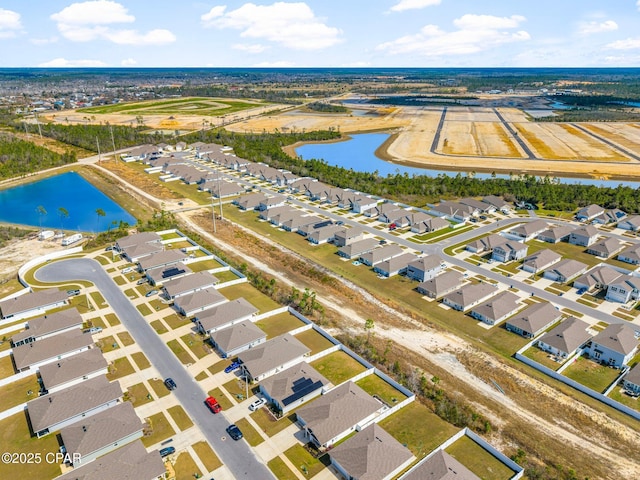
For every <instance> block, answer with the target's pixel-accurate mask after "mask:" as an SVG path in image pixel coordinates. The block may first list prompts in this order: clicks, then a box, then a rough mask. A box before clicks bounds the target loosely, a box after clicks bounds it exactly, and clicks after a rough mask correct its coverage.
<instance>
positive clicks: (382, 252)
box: [360, 245, 404, 267]
mask: <svg viewBox="0 0 640 480" xmlns="http://www.w3.org/2000/svg"><path fill="white" fill-rule="evenodd" d="M403 253H404V250H403V249H402V247H400V245H385V246H384V247H382V248H376V249H374V250H371V251H370V252H367V253H364V254H362V255H360V261H361V262H362V263H364V264H365V265H367V266H369V267H373V266H375V265H377V264H379V263H381V262H384V261H385V260H389V259H391V258H393V257H397V256H398V255H402V254H403Z"/></svg>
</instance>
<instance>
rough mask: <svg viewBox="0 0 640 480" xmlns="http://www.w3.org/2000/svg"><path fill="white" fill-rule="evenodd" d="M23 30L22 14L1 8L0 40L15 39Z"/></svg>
mask: <svg viewBox="0 0 640 480" xmlns="http://www.w3.org/2000/svg"><path fill="white" fill-rule="evenodd" d="M21 30H22V23H21V22H20V14H19V13H17V12H14V11H12V10H5V9H4V8H0V38H13V37H15V36H16V35H17V34H18V33H19V32H20V31H21Z"/></svg>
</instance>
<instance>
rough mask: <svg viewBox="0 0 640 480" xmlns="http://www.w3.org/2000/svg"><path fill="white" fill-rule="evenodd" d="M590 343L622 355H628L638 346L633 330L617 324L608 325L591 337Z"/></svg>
mask: <svg viewBox="0 0 640 480" xmlns="http://www.w3.org/2000/svg"><path fill="white" fill-rule="evenodd" d="M592 342H593V343H597V344H598V345H602V346H603V347H606V348H608V349H609V350H613V351H614V352H619V353H622V354H623V355H628V354H629V353H631V352H633V350H634V349H635V348H636V347H637V346H638V340H637V339H636V338H635V335H634V330H633V328H631V327H630V326H628V325H623V324H619V323H613V324H611V325H609V326H608V327H607V328H605V329H604V330H603V331H601V332H600V333H598V334H597V335H596V336H595V337H593V339H592Z"/></svg>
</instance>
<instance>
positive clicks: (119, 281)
mask: <svg viewBox="0 0 640 480" xmlns="http://www.w3.org/2000/svg"><path fill="white" fill-rule="evenodd" d="M113 281H114V282H116V285H118V286H119V287H121V286H122V285H125V284H126V283H127V279H126V278H124V277H123V276H122V275H118V276H117V277H113Z"/></svg>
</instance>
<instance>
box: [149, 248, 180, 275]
mask: <svg viewBox="0 0 640 480" xmlns="http://www.w3.org/2000/svg"><path fill="white" fill-rule="evenodd" d="M187 258H188V255H187V254H186V253H184V252H181V251H180V250H176V249H173V250H164V251H162V252H158V253H154V254H152V255H149V256H148V257H145V258H143V259H141V260H140V261H139V262H138V263H139V264H140V268H142V270H149V269H150V268H157V267H163V266H165V265H171V264H175V263H178V262H181V261H183V260H186V259H187Z"/></svg>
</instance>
